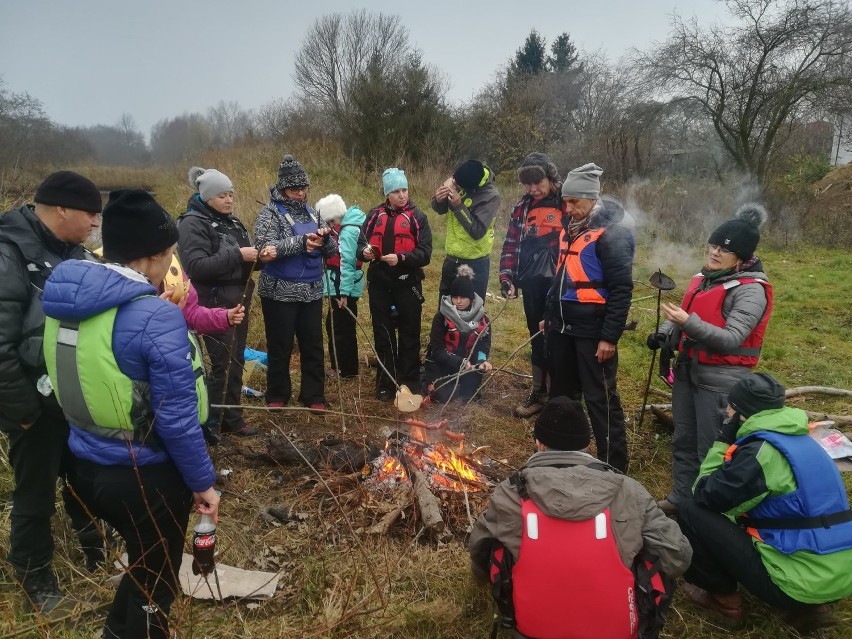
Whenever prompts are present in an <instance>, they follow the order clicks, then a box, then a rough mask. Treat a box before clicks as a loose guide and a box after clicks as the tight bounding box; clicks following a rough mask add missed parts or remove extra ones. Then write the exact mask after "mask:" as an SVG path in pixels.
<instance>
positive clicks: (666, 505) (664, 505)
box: [657, 497, 677, 517]
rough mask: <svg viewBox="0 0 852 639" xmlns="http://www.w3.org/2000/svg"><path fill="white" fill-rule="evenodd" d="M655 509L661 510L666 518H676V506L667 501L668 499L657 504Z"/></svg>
mask: <svg viewBox="0 0 852 639" xmlns="http://www.w3.org/2000/svg"><path fill="white" fill-rule="evenodd" d="M657 508H659V509H660V510H662V511H663V512H664V513H665V514H666V515H667V516H668V517H677V504H675V503H672V502H670V501H669V498H668V497H666V498H665V499H661V500H660V501H658V502H657Z"/></svg>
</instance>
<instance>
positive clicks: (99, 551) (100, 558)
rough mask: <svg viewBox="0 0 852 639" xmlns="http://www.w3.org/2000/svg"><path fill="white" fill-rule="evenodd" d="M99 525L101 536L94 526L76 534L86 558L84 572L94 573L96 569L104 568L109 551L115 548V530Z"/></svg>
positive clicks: (105, 525)
mask: <svg viewBox="0 0 852 639" xmlns="http://www.w3.org/2000/svg"><path fill="white" fill-rule="evenodd" d="M101 525H102V526H103V534H101V531H100V529H99V528H98V527H96V526H95V525H90V526H88V527H87V528H86V530H84V531H83V532H80V533H78V534H77V539H79V540H80V548H81V549H82V550H83V554H84V555H85V556H86V570H88V571H89V572H95V571H97V570H98V568H101V567H102V566H105V565H106V564H107V561H108V560H109V552H110V549H112V548H113V547H114V546H115V529H114V528H113V527H112V526H110V525H109V524H107V523H105V522H102V523H101Z"/></svg>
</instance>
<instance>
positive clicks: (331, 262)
mask: <svg viewBox="0 0 852 639" xmlns="http://www.w3.org/2000/svg"><path fill="white" fill-rule="evenodd" d="M347 226H354V227H355V228H357V229H360V228H361V227H359V226H358V225H357V224H343V225H341V224H332V226H331V231H332V233H334V239H336V240H337V255H335V256H333V257H329V258H326V260H325V265H326V266H327V267H328V268H333V269H337V270H338V271H339V270H340V231H341V230H342V229H345V228H346V227H347ZM362 264H363V262H362V261H361V260H358V259H356V260H355V268H357V269H360V268H361V265H362Z"/></svg>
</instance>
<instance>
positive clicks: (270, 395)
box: [260, 297, 325, 406]
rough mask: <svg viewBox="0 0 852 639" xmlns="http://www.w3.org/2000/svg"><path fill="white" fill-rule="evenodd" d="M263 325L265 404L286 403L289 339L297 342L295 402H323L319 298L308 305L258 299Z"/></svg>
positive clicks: (290, 343)
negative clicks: (299, 377) (299, 378)
mask: <svg viewBox="0 0 852 639" xmlns="http://www.w3.org/2000/svg"><path fill="white" fill-rule="evenodd" d="M260 303H261V306H262V307H263V323H264V325H265V326H266V349H267V351H268V354H269V368H268V369H267V372H266V401H267V403H269V402H284V403H285V404H286V403H287V402H289V401H290V397H291V396H292V393H293V386H292V384H291V382H290V357H291V356H292V354H293V338H295V339H297V340H299V359H300V361H301V372H302V387H301V388H300V390H299V401H300V402H301V403H302V404H304V405H305V406H309V405H310V404H315V403H324V402H325V370H324V369H323V345H322V298H320V299H318V300H314V301H312V302H279V301H277V300H273V299H269V298H267V297H261V298H260Z"/></svg>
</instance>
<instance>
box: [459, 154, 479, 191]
mask: <svg viewBox="0 0 852 639" xmlns="http://www.w3.org/2000/svg"><path fill="white" fill-rule="evenodd" d="M484 177H485V165H484V164H483V163H482V162H480V161H479V160H465V161H464V162H462V163H461V164H459V165H458V166H457V167H456V170H455V171H453V179H454V180H455V181H456V184H458V185H459V186H460V187H462V188H463V189H464V190H465V191H466V192H468V193H470V192H471V191H473V190H474V189H476V188H478V187H479V183H480V182H482V178H484Z"/></svg>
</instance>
